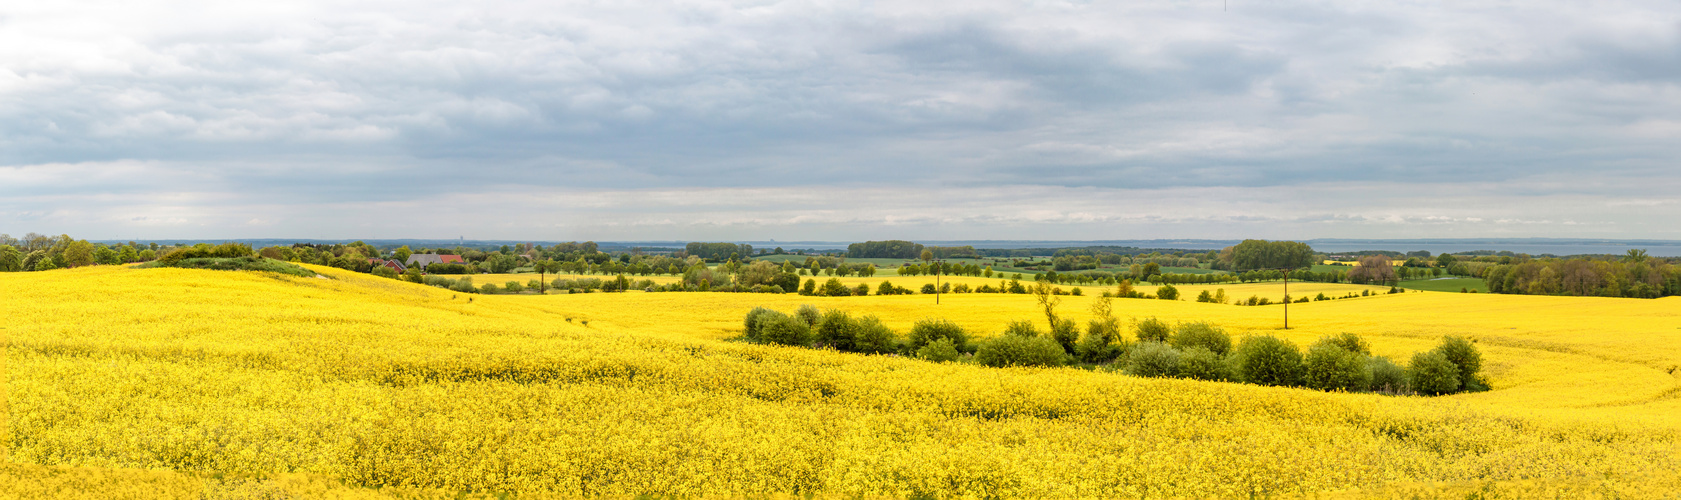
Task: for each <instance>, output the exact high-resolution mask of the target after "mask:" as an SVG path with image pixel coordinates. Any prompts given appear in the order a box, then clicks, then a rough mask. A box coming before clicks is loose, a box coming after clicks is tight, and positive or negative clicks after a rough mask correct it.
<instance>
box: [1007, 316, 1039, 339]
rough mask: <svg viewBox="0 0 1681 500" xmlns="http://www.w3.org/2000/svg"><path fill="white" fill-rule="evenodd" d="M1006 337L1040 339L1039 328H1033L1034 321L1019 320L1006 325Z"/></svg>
mask: <svg viewBox="0 0 1681 500" xmlns="http://www.w3.org/2000/svg"><path fill="white" fill-rule="evenodd" d="M1004 335H1010V336H1015V337H1038V336H1039V328H1038V327H1035V326H1033V322H1032V321H1026V320H1019V319H1018V320H1015V321H1011V322H1010V323H1009V324H1006V325H1004Z"/></svg>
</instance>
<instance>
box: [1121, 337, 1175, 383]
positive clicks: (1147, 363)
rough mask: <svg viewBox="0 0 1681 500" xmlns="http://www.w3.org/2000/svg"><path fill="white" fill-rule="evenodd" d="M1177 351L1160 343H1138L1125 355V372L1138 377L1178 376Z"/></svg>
mask: <svg viewBox="0 0 1681 500" xmlns="http://www.w3.org/2000/svg"><path fill="white" fill-rule="evenodd" d="M1179 356H1180V354H1179V350H1178V349H1174V348H1173V346H1170V345H1167V344H1163V343H1161V342H1140V343H1139V344H1138V345H1135V346H1133V347H1132V351H1131V352H1129V353H1128V354H1127V366H1126V372H1127V373H1128V374H1131V375H1135V376H1139V377H1173V376H1178V375H1179Z"/></svg>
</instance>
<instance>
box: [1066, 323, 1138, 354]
mask: <svg viewBox="0 0 1681 500" xmlns="http://www.w3.org/2000/svg"><path fill="white" fill-rule="evenodd" d="M1121 342H1122V340H1121V325H1120V322H1118V321H1116V320H1115V319H1114V318H1105V319H1094V320H1091V322H1089V323H1087V324H1086V336H1084V337H1081V338H1080V343H1079V344H1078V345H1076V346H1074V356H1075V358H1076V359H1078V360H1080V362H1082V363H1108V362H1110V361H1114V360H1115V358H1117V357H1120V355H1121V351H1122V350H1124V349H1125V348H1126V346H1124V345H1122V343H1121Z"/></svg>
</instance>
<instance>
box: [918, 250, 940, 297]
mask: <svg viewBox="0 0 1681 500" xmlns="http://www.w3.org/2000/svg"><path fill="white" fill-rule="evenodd" d="M933 261H934V251H933V250H929V249H926V248H924V249H922V263H923V264H924V265H927V266H928V267H929V270H930V271H931V272H933V273H934V305H939V304H940V272H939V269H938V268H936V267H934V265H933Z"/></svg>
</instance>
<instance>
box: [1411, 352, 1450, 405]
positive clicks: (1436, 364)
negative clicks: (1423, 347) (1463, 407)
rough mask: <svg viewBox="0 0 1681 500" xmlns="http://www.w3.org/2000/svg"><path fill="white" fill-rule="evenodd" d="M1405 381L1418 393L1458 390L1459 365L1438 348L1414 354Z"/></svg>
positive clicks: (1441, 392)
mask: <svg viewBox="0 0 1681 500" xmlns="http://www.w3.org/2000/svg"><path fill="white" fill-rule="evenodd" d="M1407 383H1408V385H1410V386H1411V387H1412V390H1414V391H1418V392H1419V393H1420V394H1449V393H1452V392H1455V391H1458V390H1459V366H1457V365H1454V364H1453V361H1449V360H1448V357H1447V355H1446V354H1442V351H1440V350H1430V351H1425V352H1421V353H1418V354H1414V355H1413V362H1412V366H1411V367H1410V368H1409V369H1408V370H1407Z"/></svg>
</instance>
